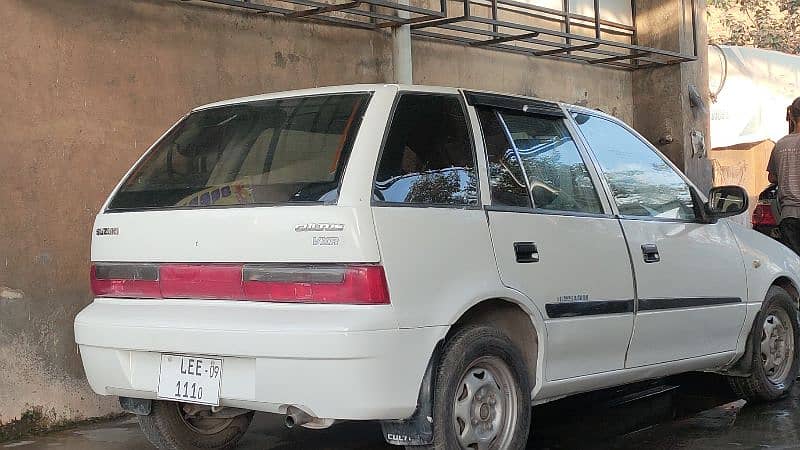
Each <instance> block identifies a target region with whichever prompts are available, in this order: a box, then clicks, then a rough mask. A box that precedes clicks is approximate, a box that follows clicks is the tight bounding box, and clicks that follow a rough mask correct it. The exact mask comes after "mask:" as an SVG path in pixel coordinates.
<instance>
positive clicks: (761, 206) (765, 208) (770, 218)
mask: <svg viewBox="0 0 800 450" xmlns="http://www.w3.org/2000/svg"><path fill="white" fill-rule="evenodd" d="M777 225H778V223H777V221H776V220H775V215H774V214H772V205H770V204H769V203H758V204H757V205H756V209H755V211H753V226H754V227H757V226H777Z"/></svg>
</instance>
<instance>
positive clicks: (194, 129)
mask: <svg viewBox="0 0 800 450" xmlns="http://www.w3.org/2000/svg"><path fill="white" fill-rule="evenodd" d="M368 101H369V95H368V94H340V95H318V96H310V97H298V98H285V99H277V100H267V101H262V102H253V103H242V104H235V105H229V106H222V107H218V108H210V109H205V110H200V111H197V112H194V113H192V114H190V115H189V116H187V117H186V118H185V119H184V120H183V121H182V122H181V123H179V124H178V125H177V126H175V128H173V130H172V131H171V132H170V133H168V134H167V136H165V137H164V139H162V140H161V141H160V142H158V143H157V144H156V146H155V147H154V148H153V149H152V150H151V152H150V153H149V154H148V155H147V156H146V157H145V158H144V160H142V162H141V163H139V165H138V166H137V167H136V168H135V169H134V170H133V172H132V173H131V175H130V176H129V177H128V178H127V179H126V180H125V181H124V182H123V184H122V186H121V188H120V189H119V191H118V192H117V194H116V195H115V196H114V198H113V199H112V200H111V203H110V204H109V209H110V210H125V209H141V208H145V209H146V208H175V207H196V208H202V207H209V206H231V205H258V204H281V203H302V202H315V203H318V202H322V203H335V202H336V200H337V199H338V193H339V181H340V180H341V177H342V173H343V171H344V167H345V165H346V162H347V158H348V156H349V154H350V148H351V146H352V141H353V139H354V137H355V135H356V133H357V132H358V128H359V124H360V123H361V118H362V116H363V113H364V110H365V108H366V105H367V102H368Z"/></svg>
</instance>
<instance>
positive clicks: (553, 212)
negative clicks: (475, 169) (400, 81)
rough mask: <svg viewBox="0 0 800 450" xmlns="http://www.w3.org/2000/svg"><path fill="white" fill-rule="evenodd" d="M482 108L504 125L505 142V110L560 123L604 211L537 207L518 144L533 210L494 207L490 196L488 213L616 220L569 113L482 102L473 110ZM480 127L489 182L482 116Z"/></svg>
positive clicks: (487, 154) (515, 149) (514, 207)
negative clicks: (503, 116)
mask: <svg viewBox="0 0 800 450" xmlns="http://www.w3.org/2000/svg"><path fill="white" fill-rule="evenodd" d="M479 107H482V108H486V109H488V110H490V111H491V112H493V113H494V114H495V117H496V118H497V120H499V121H500V122H501V124H502V128H503V132H504V133H505V134H506V139H508V138H509V135H510V131H509V130H508V127H507V125H506V124H505V122H504V121H503V120H502V119H501V116H500V112H501V111H502V110H506V111H509V112H512V113H514V114H520V115H525V116H530V117H539V118H545V119H548V120H556V121H560V122H561V123H562V124H563V125H564V128H565V130H566V131H567V135H568V136H569V137H570V139H572V141H573V143H574V144H575V147H576V149H577V151H578V156H579V157H580V158H581V162H582V163H583V165H584V167H585V168H586V172H587V174H588V175H589V179H590V181H591V182H592V188H593V189H594V191H595V194H597V201H598V202H599V204H600V209H601V210H602V212H600V213H590V212H585V211H565V210H560V209H545V208H539V207H537V206H536V203H535V202H534V201H533V193H532V192H531V189H530V181H529V179H528V173H527V171H525V167H524V166H523V165H522V159H521V157H520V155H519V152H518V149H517V148H516V145H515V146H514V154H515V155H516V156H517V161H518V162H519V164H520V168H521V169H522V174H523V176H524V178H525V183H526V189H527V191H528V199H529V200H530V204H531V206H530V207H526V206H506V205H495V204H494V200H493V199H492V198H491V196H490V197H489V200H490V202H489V203H488V204H486V205H485V206H484V209H485V210H486V211H496V212H516V213H525V214H541V215H546V216H567V217H587V218H614V217H615V214H614V211H613V210H611V209H610V208H611V203H610V201H608V203H606V202H603V196H604V195H606V196H607V195H608V194H607V193H606V192H605V187H604V186H602V185H601V187H600V188H598V185H597V182H598V181H600V182H601V183H602V182H603V177H601V176H599V173H596V172H595V168H594V167H592V166H593V165H594V161H592V160H588V161H587V156H590V155H588V152H586V151H585V150H586V149H585V148H582V147H583V145H584V144H583V141H581V140H580V139H577V138H576V137H577V135H576V134H575V130H574V129H573V127H572V126H571V125H572V122H570V121H569V120H567V114H564V115H544V114H537V113H535V112H528V111H522V110H521V109H510V108H503V107H498V106H493V105H490V104H482V103H479V104H476V106H473V108H475V110H476V112H477V109H478V108H479ZM559 108H561V107H559ZM562 111H564V110H563V109H562ZM478 126H479V127H480V130H481V139H483V149H484V152H483V153H484V159H485V161H484V164H486V169H487V174H486V176H487V182H488V181H489V179H490V178H491V174H490V173H489V150H488V149H487V148H486V139H485V136H484V135H483V124H482V123H480V116H478ZM489 193H490V195H491V185H490V186H489Z"/></svg>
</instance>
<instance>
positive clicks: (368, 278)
mask: <svg viewBox="0 0 800 450" xmlns="http://www.w3.org/2000/svg"><path fill="white" fill-rule="evenodd" d="M243 274H244V296H245V299H247V300H255V301H266V302H302V303H347V304H363V305H380V304H387V303H389V290H388V289H387V286H386V275H385V274H384V272H383V267H380V266H345V267H338V268H326V267H300V268H292V269H283V268H270V267H259V266H245V267H244V271H243Z"/></svg>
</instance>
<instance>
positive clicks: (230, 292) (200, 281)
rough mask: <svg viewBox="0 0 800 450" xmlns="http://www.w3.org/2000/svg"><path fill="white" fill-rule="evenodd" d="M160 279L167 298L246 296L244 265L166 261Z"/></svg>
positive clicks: (234, 298)
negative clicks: (243, 275) (172, 262)
mask: <svg viewBox="0 0 800 450" xmlns="http://www.w3.org/2000/svg"><path fill="white" fill-rule="evenodd" d="M160 282H161V295H162V296H163V297H164V298H207V299H220V300H236V299H240V298H242V266H234V265H222V264H220V265H195V264H164V265H162V266H161V271H160Z"/></svg>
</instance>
